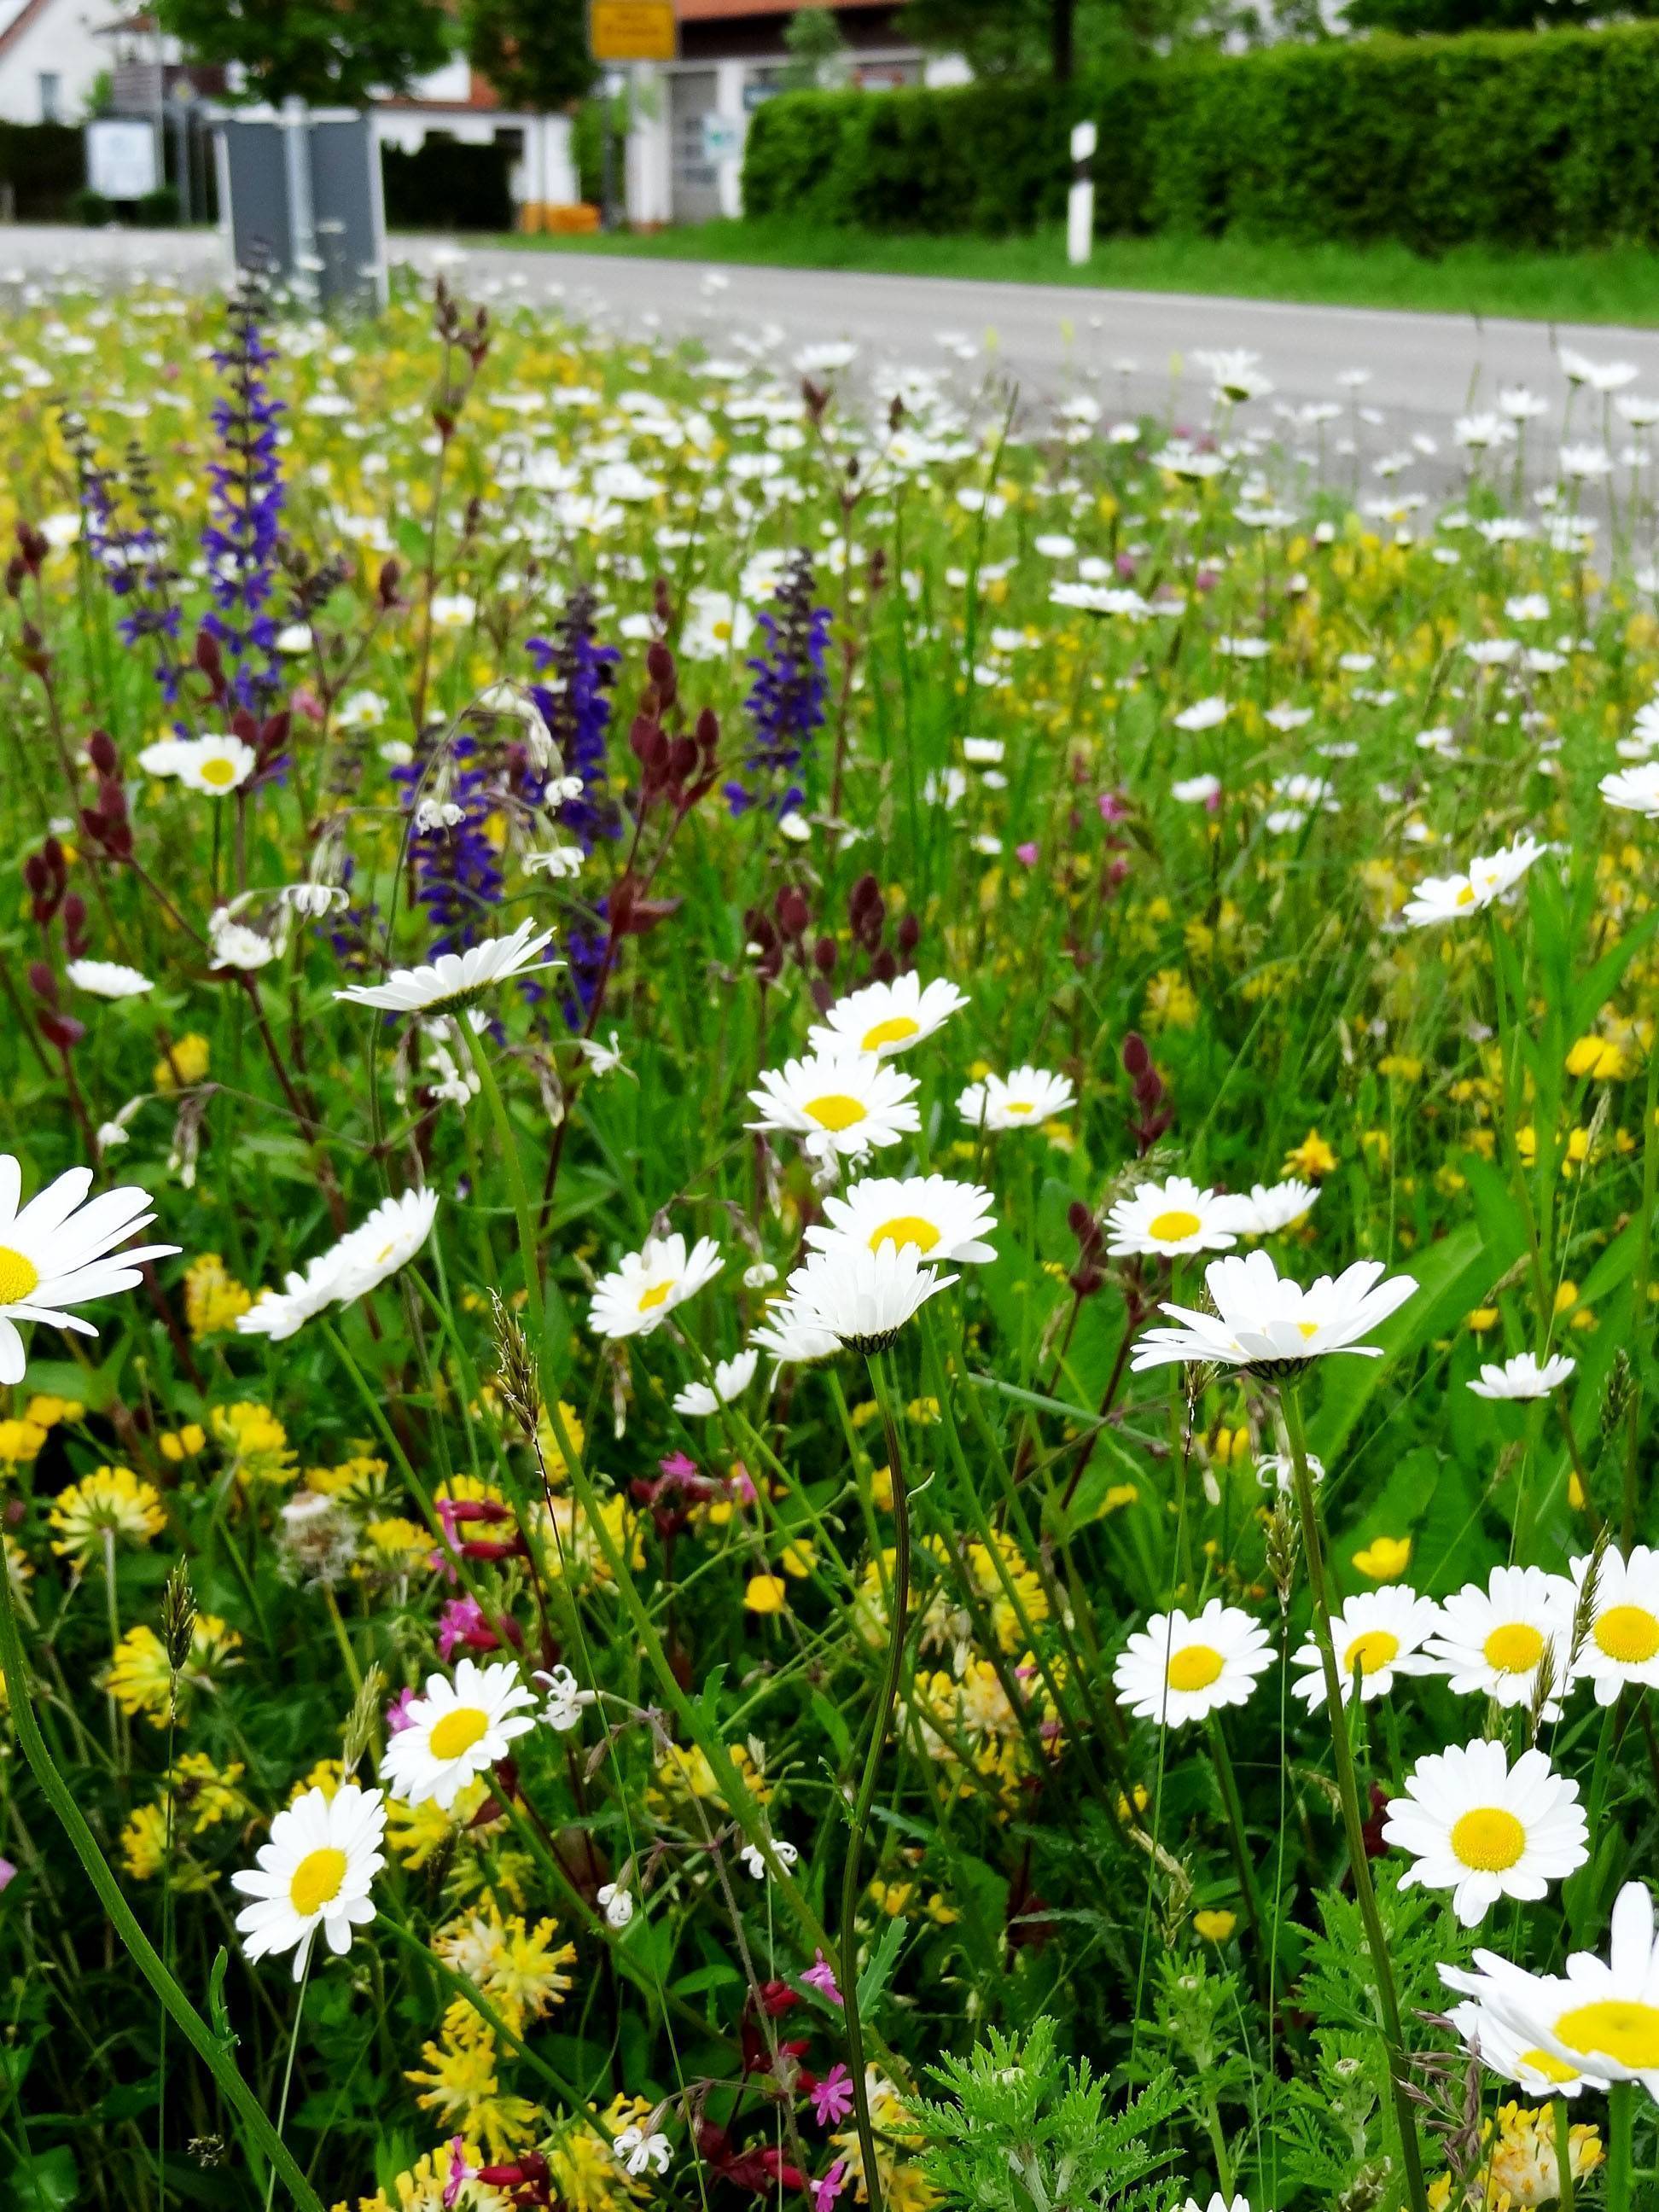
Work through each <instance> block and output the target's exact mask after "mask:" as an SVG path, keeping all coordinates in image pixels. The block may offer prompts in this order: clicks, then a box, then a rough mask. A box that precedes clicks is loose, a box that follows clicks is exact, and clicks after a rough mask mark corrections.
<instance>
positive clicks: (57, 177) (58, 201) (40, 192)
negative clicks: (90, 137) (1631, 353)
mask: <svg viewBox="0 0 1659 2212" xmlns="http://www.w3.org/2000/svg"><path fill="white" fill-rule="evenodd" d="M85 175H86V163H85V161H84V159H83V157H82V150H81V133H80V131H78V130H77V129H76V126H75V125H73V124H72V123H0V184H6V185H10V186H11V191H12V211H13V213H14V215H15V217H16V219H17V221H18V222H64V220H65V219H66V218H67V217H68V216H69V212H70V201H71V200H72V199H73V198H74V197H75V195H76V192H77V191H80V189H81V186H82V182H83V181H84V179H85Z"/></svg>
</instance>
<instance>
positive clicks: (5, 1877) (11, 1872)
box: [0, 1859, 17, 1889]
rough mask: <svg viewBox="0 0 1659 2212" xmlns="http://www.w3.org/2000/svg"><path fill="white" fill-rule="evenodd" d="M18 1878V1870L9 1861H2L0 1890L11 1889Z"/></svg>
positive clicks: (0, 1866)
mask: <svg viewBox="0 0 1659 2212" xmlns="http://www.w3.org/2000/svg"><path fill="white" fill-rule="evenodd" d="M16 1878H17V1869H16V1868H15V1866H14V1865H13V1864H12V1863H11V1861H10V1860H9V1859H0V1889H7V1888H9V1887H10V1886H11V1884H12V1883H13V1882H14V1881H15V1880H16Z"/></svg>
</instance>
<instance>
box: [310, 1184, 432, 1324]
mask: <svg viewBox="0 0 1659 2212" xmlns="http://www.w3.org/2000/svg"><path fill="white" fill-rule="evenodd" d="M437 1212H438V1194H437V1192H436V1191H435V1190H406V1191H404V1192H403V1193H402V1194H400V1195H399V1196H398V1197H397V1198H386V1199H382V1200H381V1201H380V1204H379V1205H378V1206H376V1207H375V1208H374V1212H372V1213H371V1214H369V1215H368V1217H367V1218H365V1219H364V1220H363V1222H362V1224H361V1225H360V1226H359V1227H357V1228H356V1229H354V1230H353V1231H351V1232H350V1234H349V1236H347V1237H342V1238H341V1239H340V1242H339V1243H337V1245H336V1246H335V1247H334V1262H335V1266H336V1267H337V1271H338V1280H337V1285H336V1287H335V1291H334V1295H335V1297H337V1299H338V1300H339V1302H340V1304H342V1305H345V1304H349V1303H350V1301H351V1300H352V1299H353V1298H361V1297H363V1296H365V1294H366V1293H367V1292H368V1291H372V1290H374V1288H375V1287H376V1286H377V1285H379V1284H381V1283H384V1282H385V1281H386V1279H387V1277H388V1276H391V1275H395V1274H396V1273H397V1272H398V1268H399V1267H407V1266H408V1264H409V1262H410V1261H411V1260H412V1259H413V1258H414V1257H415V1255H416V1253H417V1252H418V1251H419V1250H420V1249H421V1247H422V1244H424V1243H425V1242H426V1240H427V1238H428V1236H430V1234H431V1233H432V1224H433V1222H434V1220H435V1218H436V1216H437Z"/></svg>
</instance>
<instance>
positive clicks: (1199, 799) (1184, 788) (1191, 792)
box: [1170, 775, 1221, 806]
mask: <svg viewBox="0 0 1659 2212" xmlns="http://www.w3.org/2000/svg"><path fill="white" fill-rule="evenodd" d="M1220 796H1221V778H1220V777H1219V776H1218V775H1188V776H1182V778H1181V780H1180V781H1178V782H1176V783H1172V784H1171V785H1170V798H1171V799H1178V800H1179V801H1180V802H1181V804H1182V805H1183V806H1207V805H1209V803H1210V801H1211V800H1212V799H1219V798H1220Z"/></svg>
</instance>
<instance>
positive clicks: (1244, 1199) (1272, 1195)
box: [1227, 1179, 1319, 1237]
mask: <svg viewBox="0 0 1659 2212" xmlns="http://www.w3.org/2000/svg"><path fill="white" fill-rule="evenodd" d="M1318 1198H1319V1185H1318V1184H1317V1183H1316V1182H1300V1181H1297V1180H1294V1179H1293V1180H1291V1182H1274V1183H1261V1182H1258V1183H1253V1184H1252V1185H1251V1186H1250V1188H1249V1192H1248V1193H1245V1192H1240V1193H1238V1194H1237V1195H1232V1194H1230V1195H1229V1198H1228V1201H1227V1202H1228V1204H1229V1206H1231V1209H1232V1212H1233V1224H1232V1225H1233V1228H1234V1229H1235V1231H1237V1234H1238V1235H1239V1236H1241V1237H1271V1236H1272V1235H1273V1232H1274V1231H1275V1230H1279V1229H1288V1228H1289V1227H1290V1225H1291V1223H1292V1222H1293V1221H1300V1220H1301V1218H1302V1217H1303V1216H1304V1214H1305V1213H1309V1212H1312V1210H1313V1208H1314V1206H1315V1205H1316V1203H1317V1201H1318Z"/></svg>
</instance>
